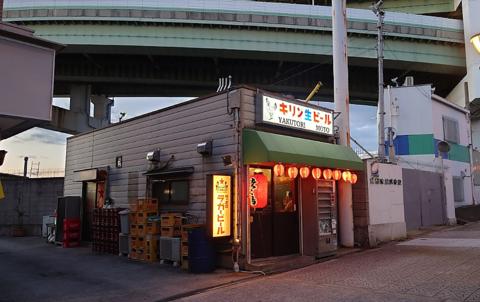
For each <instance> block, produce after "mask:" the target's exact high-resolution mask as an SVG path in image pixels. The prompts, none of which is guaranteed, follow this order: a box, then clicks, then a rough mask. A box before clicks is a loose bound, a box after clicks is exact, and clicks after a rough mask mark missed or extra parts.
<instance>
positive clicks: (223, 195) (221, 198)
mask: <svg viewBox="0 0 480 302" xmlns="http://www.w3.org/2000/svg"><path fill="white" fill-rule="evenodd" d="M207 177H208V178H207V194H208V205H207V224H208V231H209V234H210V235H211V236H212V237H213V238H218V237H229V236H231V234H232V177H231V176H230V175H220V174H213V175H207Z"/></svg>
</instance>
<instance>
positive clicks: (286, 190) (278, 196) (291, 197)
mask: <svg viewBox="0 0 480 302" xmlns="http://www.w3.org/2000/svg"><path fill="white" fill-rule="evenodd" d="M273 187H274V199H275V212H296V211H297V198H296V196H297V194H295V179H290V177H288V176H279V177H275V179H274V184H273Z"/></svg>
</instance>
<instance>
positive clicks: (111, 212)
mask: <svg viewBox="0 0 480 302" xmlns="http://www.w3.org/2000/svg"><path fill="white" fill-rule="evenodd" d="M120 210H122V209H120V208H113V209H94V210H93V220H92V239H93V242H92V251H94V252H97V253H107V254H115V255H118V234H119V233H120V219H119V216H118V212H119V211H120Z"/></svg>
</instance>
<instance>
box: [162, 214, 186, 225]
mask: <svg viewBox="0 0 480 302" xmlns="http://www.w3.org/2000/svg"><path fill="white" fill-rule="evenodd" d="M160 221H161V222H162V223H161V225H162V228H163V227H173V226H180V225H182V214H180V213H165V214H162V215H160Z"/></svg>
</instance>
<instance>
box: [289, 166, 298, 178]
mask: <svg viewBox="0 0 480 302" xmlns="http://www.w3.org/2000/svg"><path fill="white" fill-rule="evenodd" d="M297 175H298V168H297V167H290V168H288V177H290V178H291V179H294V178H296V177H297Z"/></svg>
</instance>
